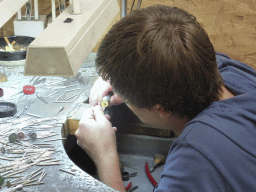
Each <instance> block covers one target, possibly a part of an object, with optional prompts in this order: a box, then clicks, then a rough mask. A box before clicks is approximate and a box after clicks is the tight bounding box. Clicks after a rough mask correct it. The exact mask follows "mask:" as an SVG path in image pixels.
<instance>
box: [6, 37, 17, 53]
mask: <svg viewBox="0 0 256 192" xmlns="http://www.w3.org/2000/svg"><path fill="white" fill-rule="evenodd" d="M4 40H5V41H6V43H7V46H6V47H5V50H6V51H15V49H13V47H12V45H11V43H10V41H9V39H8V38H7V37H4Z"/></svg>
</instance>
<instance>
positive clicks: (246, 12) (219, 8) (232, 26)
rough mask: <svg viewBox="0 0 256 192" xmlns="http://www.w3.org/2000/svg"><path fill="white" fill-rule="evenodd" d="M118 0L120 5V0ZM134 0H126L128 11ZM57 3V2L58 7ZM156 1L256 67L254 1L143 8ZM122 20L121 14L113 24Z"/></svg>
mask: <svg viewBox="0 0 256 192" xmlns="http://www.w3.org/2000/svg"><path fill="white" fill-rule="evenodd" d="M118 1H119V5H120V0H118ZM133 1H134V0H127V2H128V3H127V13H128V14H129V12H130V9H131V7H132V4H133ZM137 2H138V1H137V0H135V4H134V8H136V7H137ZM57 3H58V1H56V6H57ZM67 4H68V2H67ZM155 4H164V5H169V6H176V7H180V8H183V9H185V10H187V11H188V12H190V13H192V14H193V15H195V16H196V17H197V20H198V21H199V22H200V23H201V24H202V25H203V26H204V28H205V30H206V31H207V33H208V35H209V37H210V39H211V42H212V43H213V45H214V47H215V50H216V51H219V52H223V53H226V54H228V55H229V56H231V57H232V58H233V59H236V60H240V61H242V62H245V63H247V64H249V65H250V66H252V67H253V68H255V69H256V19H255V18H256V1H255V0H143V1H142V4H141V7H142V8H143V7H148V6H151V5H155ZM49 14H51V0H39V15H49ZM57 15H58V12H57ZM14 18H15V16H13V17H12V19H10V20H9V21H8V22H7V23H6V24H5V25H4V26H3V27H2V28H1V29H0V37H2V36H5V35H6V36H12V35H13V34H14V33H13V31H14V30H13V20H14ZM119 19H120V14H118V15H117V16H116V18H115V20H114V21H113V23H115V22H116V21H118V20H119ZM113 23H112V24H113ZM110 27H111V26H110ZM98 46H99V42H98V44H97V45H96V46H95V48H94V49H93V52H97V49H98Z"/></svg>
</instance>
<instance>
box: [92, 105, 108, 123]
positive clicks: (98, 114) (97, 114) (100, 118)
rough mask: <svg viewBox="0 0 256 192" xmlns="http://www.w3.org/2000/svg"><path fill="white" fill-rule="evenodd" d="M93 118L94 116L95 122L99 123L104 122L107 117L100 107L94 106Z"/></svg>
mask: <svg viewBox="0 0 256 192" xmlns="http://www.w3.org/2000/svg"><path fill="white" fill-rule="evenodd" d="M94 116H95V120H96V121H97V122H101V121H106V120H107V117H106V116H105V114H104V111H103V109H102V107H101V106H100V105H96V106H95V107H94Z"/></svg>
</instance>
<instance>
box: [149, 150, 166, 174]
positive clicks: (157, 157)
mask: <svg viewBox="0 0 256 192" xmlns="http://www.w3.org/2000/svg"><path fill="white" fill-rule="evenodd" d="M154 160H155V162H154V164H153V167H152V168H151V169H150V170H149V171H150V173H152V172H153V171H154V169H155V168H156V167H157V166H158V165H160V164H163V163H165V156H164V155H162V154H155V155H154Z"/></svg>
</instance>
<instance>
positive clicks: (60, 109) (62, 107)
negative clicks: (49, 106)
mask: <svg viewBox="0 0 256 192" xmlns="http://www.w3.org/2000/svg"><path fill="white" fill-rule="evenodd" d="M63 109H64V106H61V107H60V108H59V110H58V111H57V113H56V114H55V116H56V115H58V114H59V113H60V112H61V111H62V110H63Z"/></svg>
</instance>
